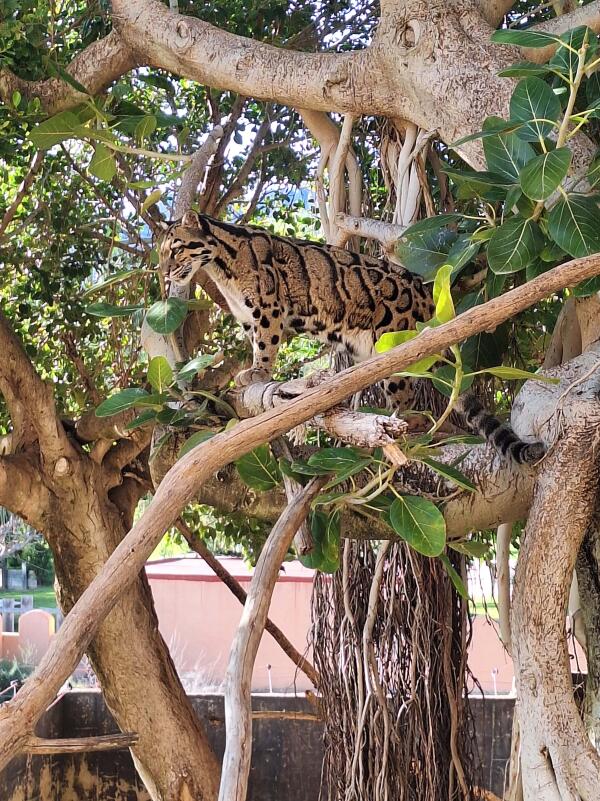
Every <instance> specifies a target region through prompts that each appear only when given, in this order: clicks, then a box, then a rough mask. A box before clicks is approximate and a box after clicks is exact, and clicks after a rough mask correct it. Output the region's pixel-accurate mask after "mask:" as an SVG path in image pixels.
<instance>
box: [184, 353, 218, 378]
mask: <svg viewBox="0 0 600 801" xmlns="http://www.w3.org/2000/svg"><path fill="white" fill-rule="evenodd" d="M214 360H215V357H214V355H212V354H210V353H201V354H200V355H199V356H196V357H195V358H194V359H192V360H191V361H189V362H188V363H187V364H185V365H184V366H183V367H182V368H181V370H180V371H179V372H178V373H177V380H178V381H189V380H190V379H192V378H194V376H195V375H196V374H197V373H199V372H200V371H201V370H205V369H206V368H207V367H210V365H211V364H212V363H213V362H214Z"/></svg>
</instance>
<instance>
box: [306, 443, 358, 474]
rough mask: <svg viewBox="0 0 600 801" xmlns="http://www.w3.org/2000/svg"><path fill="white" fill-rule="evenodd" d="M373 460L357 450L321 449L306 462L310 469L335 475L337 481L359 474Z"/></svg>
mask: <svg viewBox="0 0 600 801" xmlns="http://www.w3.org/2000/svg"><path fill="white" fill-rule="evenodd" d="M372 461H373V458H372V457H371V456H369V455H368V454H364V453H362V452H361V451H359V450H358V449H357V448H322V449H321V450H320V451H317V452H316V453H313V454H312V456H310V458H309V460H308V464H309V466H310V467H318V468H319V469H320V470H325V471H327V472H331V473H335V477H336V479H337V480H338V481H341V480H344V479H346V478H349V477H350V476H353V475H354V474H355V473H360V471H361V470H364V468H365V467H367V466H368V465H370V464H371V462H372Z"/></svg>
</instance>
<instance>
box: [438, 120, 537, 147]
mask: <svg viewBox="0 0 600 801" xmlns="http://www.w3.org/2000/svg"><path fill="white" fill-rule="evenodd" d="M488 119H496V120H498V122H497V123H496V129H495V130H493V131H492V130H490V129H489V127H488V128H486V125H485V123H484V126H483V131H477V133H472V134H469V135H468V136H463V137H461V138H460V139H457V140H456V141H455V142H450V144H449V145H448V147H449V148H457V147H460V145H464V144H466V143H467V142H474V141H475V140H476V139H483V141H484V142H485V140H486V139H487V138H488V137H490V136H496V134H497V133H499V132H501V131H502V132H503V133H513V132H514V131H518V130H519V128H520V127H521V125H522V123H520V122H506V120H502V119H500V118H499V117H495V118H490V117H488ZM486 122H487V120H486Z"/></svg>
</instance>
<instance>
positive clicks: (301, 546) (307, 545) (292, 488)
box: [271, 437, 315, 556]
mask: <svg viewBox="0 0 600 801" xmlns="http://www.w3.org/2000/svg"><path fill="white" fill-rule="evenodd" d="M271 450H272V451H273V455H274V456H275V457H276V458H277V459H287V460H288V461H289V462H291V461H292V454H291V453H290V449H289V448H288V446H287V442H286V441H285V439H284V438H283V437H278V438H277V439H274V440H273V442H272V443H271ZM283 486H284V488H285V494H286V497H287V500H288V503H291V502H292V500H293V499H294V498H295V497H296V495H299V494H300V493H301V492H302V484H300V483H299V482H298V481H296V480H295V479H294V478H292V477H291V476H288V475H286V474H285V473H284V474H283ZM294 547H295V548H296V553H297V554H298V555H299V556H306V555H307V554H309V553H312V551H313V549H314V547H315V543H314V540H313V538H312V534H311V532H310V529H309V527H308V522H307V521H306V520H304V521H303V522H302V525H301V526H300V528H299V529H298V531H297V532H296V534H295V535H294Z"/></svg>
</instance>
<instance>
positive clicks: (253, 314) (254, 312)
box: [252, 309, 261, 320]
mask: <svg viewBox="0 0 600 801" xmlns="http://www.w3.org/2000/svg"><path fill="white" fill-rule="evenodd" d="M260 315H261V311H260V309H254V311H253V312H252V316H253V317H254V319H255V320H258V318H259V317H260Z"/></svg>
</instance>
